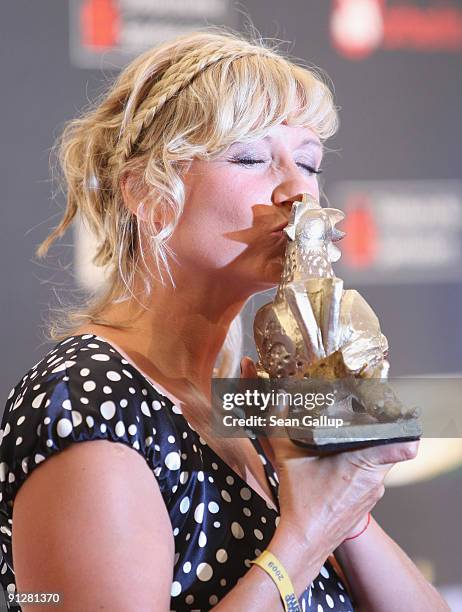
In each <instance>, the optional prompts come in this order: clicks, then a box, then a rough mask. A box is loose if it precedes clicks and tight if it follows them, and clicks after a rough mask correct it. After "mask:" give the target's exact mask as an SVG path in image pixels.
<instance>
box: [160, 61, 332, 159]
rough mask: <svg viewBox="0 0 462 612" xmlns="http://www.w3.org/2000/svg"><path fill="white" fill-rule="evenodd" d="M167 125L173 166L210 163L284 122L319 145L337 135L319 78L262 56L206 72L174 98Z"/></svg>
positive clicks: (327, 91)
mask: <svg viewBox="0 0 462 612" xmlns="http://www.w3.org/2000/svg"><path fill="white" fill-rule="evenodd" d="M169 119H170V121H168V124H169V125H170V126H171V127H172V131H173V130H174V131H175V132H176V144H177V146H176V147H175V152H176V155H174V157H175V158H176V159H178V160H179V159H180V158H183V159H192V158H193V157H194V156H196V157H201V158H210V157H213V156H214V155H215V154H217V155H218V154H220V153H221V152H222V151H223V150H224V149H226V148H227V147H228V146H229V145H230V144H232V143H233V142H236V141H251V140H254V139H257V138H260V137H263V136H265V135H266V133H267V131H268V130H269V129H270V128H271V127H273V126H275V125H278V124H280V123H282V122H283V121H286V122H287V123H288V124H289V125H296V126H306V127H309V128H310V129H312V130H313V131H314V132H315V133H316V134H317V136H318V137H319V138H320V140H321V141H323V140H326V139H327V138H329V137H330V136H332V135H333V134H334V133H335V132H336V131H337V129H338V114H337V109H336V107H335V105H334V101H333V96H332V93H331V90H330V89H329V87H328V85H327V84H326V83H325V82H324V80H323V76H322V73H320V72H319V71H318V70H316V72H315V71H314V70H313V69H306V68H303V67H301V66H297V65H296V64H293V63H292V62H289V61H287V60H286V59H284V58H282V57H279V56H272V57H270V56H265V55H248V56H245V57H240V58H238V59H235V60H234V61H223V62H220V63H218V64H216V65H214V66H211V67H210V68H209V69H208V70H207V71H204V72H203V73H202V74H200V75H199V76H198V77H197V78H196V79H195V80H194V81H193V82H192V83H191V85H190V86H189V87H188V88H187V89H186V90H184V91H183V92H182V94H181V95H179V96H178V99H177V104H176V105H175V116H174V115H173V113H172V115H171V116H170V118H169ZM165 123H167V122H164V125H165ZM180 123H183V125H184V128H186V129H184V131H183V130H181V128H180V125H179V124H180ZM180 134H181V136H180ZM164 136H165V134H164ZM168 140H169V138H167V141H168ZM180 143H181V146H179V145H180ZM170 150H171V151H173V147H170Z"/></svg>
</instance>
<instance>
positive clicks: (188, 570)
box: [183, 561, 191, 574]
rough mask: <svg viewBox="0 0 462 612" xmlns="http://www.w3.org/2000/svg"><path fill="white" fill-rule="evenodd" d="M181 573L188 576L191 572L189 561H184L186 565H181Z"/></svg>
mask: <svg viewBox="0 0 462 612" xmlns="http://www.w3.org/2000/svg"><path fill="white" fill-rule="evenodd" d="M183 571H184V573H185V574H189V572H190V571H191V563H190V562H189V561H186V563H185V564H184V565H183Z"/></svg>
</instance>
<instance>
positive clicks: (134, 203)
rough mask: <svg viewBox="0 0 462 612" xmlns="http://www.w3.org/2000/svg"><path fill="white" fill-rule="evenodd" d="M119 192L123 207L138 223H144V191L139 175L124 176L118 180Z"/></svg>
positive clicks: (128, 173) (132, 173)
mask: <svg viewBox="0 0 462 612" xmlns="http://www.w3.org/2000/svg"><path fill="white" fill-rule="evenodd" d="M120 190H121V192H122V197H123V200H124V203H125V206H127V208H129V209H130V210H131V211H132V213H133V214H134V215H136V216H137V217H138V220H139V221H146V204H147V202H146V201H145V198H146V189H145V188H144V186H142V184H141V179H140V177H139V175H137V174H135V173H134V172H127V173H126V174H124V175H123V177H122V178H121V180H120Z"/></svg>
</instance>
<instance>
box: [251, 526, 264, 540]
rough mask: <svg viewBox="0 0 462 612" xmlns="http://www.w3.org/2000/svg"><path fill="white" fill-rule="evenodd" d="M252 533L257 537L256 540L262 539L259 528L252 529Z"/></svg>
mask: <svg viewBox="0 0 462 612" xmlns="http://www.w3.org/2000/svg"><path fill="white" fill-rule="evenodd" d="M253 533H254V535H255V537H256V538H257V540H263V534H262V532H261V531H260V530H259V529H254V530H253Z"/></svg>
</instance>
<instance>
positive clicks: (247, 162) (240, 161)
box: [231, 157, 323, 174]
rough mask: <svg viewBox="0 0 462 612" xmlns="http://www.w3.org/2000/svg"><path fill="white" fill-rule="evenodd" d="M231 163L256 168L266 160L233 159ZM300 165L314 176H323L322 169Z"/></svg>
mask: <svg viewBox="0 0 462 612" xmlns="http://www.w3.org/2000/svg"><path fill="white" fill-rule="evenodd" d="M231 161H232V162H233V163H234V164H242V165H243V166H254V165H255V164H264V163H265V160H263V159H247V158H245V157H242V158H238V159H232V160H231ZM298 165H299V166H301V167H302V168H304V169H305V170H308V171H309V172H311V173H312V174H321V173H322V172H323V170H322V169H321V168H320V169H319V170H316V169H315V168H313V167H312V166H308V165H307V164H298Z"/></svg>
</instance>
